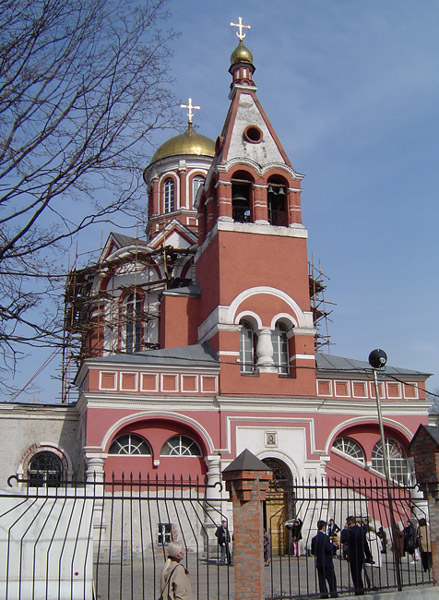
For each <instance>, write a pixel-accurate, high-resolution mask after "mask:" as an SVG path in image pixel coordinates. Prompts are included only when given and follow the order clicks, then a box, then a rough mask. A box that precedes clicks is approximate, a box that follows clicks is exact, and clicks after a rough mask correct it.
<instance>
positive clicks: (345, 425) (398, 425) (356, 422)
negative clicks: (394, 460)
mask: <svg viewBox="0 0 439 600" xmlns="http://www.w3.org/2000/svg"><path fill="white" fill-rule="evenodd" d="M371 420H372V422H373V424H374V425H375V424H376V426H377V433H379V429H378V417H377V416H373V417H372V416H370V417H354V418H352V419H347V420H346V421H343V423H339V424H338V425H336V426H335V427H333V429H332V430H331V431H330V432H329V434H328V437H327V439H326V446H325V453H326V454H328V453H329V451H330V449H331V448H330V447H329V443H330V442H331V440H332V439H335V438H336V437H338V434H339V433H340V432H341V431H343V430H344V429H347V428H348V427H352V425H362V424H363V423H370V422H371ZM384 423H385V424H386V425H389V426H391V427H392V428H393V429H396V430H398V431H399V432H400V433H403V434H404V435H405V436H406V438H407V442H409V441H410V440H411V439H412V437H413V435H414V433H413V431H410V429H409V428H408V427H406V426H405V425H403V424H402V423H399V422H398V421H394V420H393V419H389V418H388V417H383V424H384ZM353 439H355V438H353Z"/></svg>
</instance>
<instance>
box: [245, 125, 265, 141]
mask: <svg viewBox="0 0 439 600" xmlns="http://www.w3.org/2000/svg"><path fill="white" fill-rule="evenodd" d="M244 139H245V140H246V141H247V142H250V143H251V144H259V142H260V141H262V131H261V130H260V129H259V127H256V125H249V126H248V127H247V128H246V129H245V131H244Z"/></svg>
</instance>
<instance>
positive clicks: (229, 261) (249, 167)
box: [195, 18, 315, 395]
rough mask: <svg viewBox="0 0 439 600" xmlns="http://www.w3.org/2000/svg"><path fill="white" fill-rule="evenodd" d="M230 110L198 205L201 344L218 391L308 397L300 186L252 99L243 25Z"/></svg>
mask: <svg viewBox="0 0 439 600" xmlns="http://www.w3.org/2000/svg"><path fill="white" fill-rule="evenodd" d="M231 25H232V26H236V27H237V28H238V31H237V36H238V38H239V42H238V46H237V47H236V48H235V50H234V51H233V53H232V55H231V59H230V63H231V64H230V69H229V72H230V74H231V76H232V83H231V90H230V95H229V98H230V107H229V111H228V114H227V116H226V119H225V122H224V126H223V128H222V131H221V135H220V136H219V137H218V139H217V141H216V145H215V156H214V158H213V162H212V166H211V167H210V170H209V172H208V174H207V178H206V183H205V185H204V188H203V190H202V192H201V194H200V196H199V201H198V227H199V248H198V252H197V254H196V258H195V262H196V276H197V282H198V284H199V286H200V289H201V297H200V302H199V310H200V320H199V323H200V325H199V327H198V340H199V341H200V342H204V341H209V342H210V344H211V345H212V347H213V348H214V349H215V351H216V352H217V353H218V355H219V358H220V362H221V390H220V391H221V393H227V392H228V391H230V393H232V390H234V391H236V390H240V389H241V388H242V389H243V390H245V391H246V392H247V393H248V392H251V391H254V393H255V394H257V393H259V394H264V395H265V394H269V393H270V392H271V393H273V391H274V390H273V385H276V393H277V394H278V393H280V394H285V395H291V394H292V393H294V394H296V395H309V394H315V359H314V336H315V329H314V325H313V318H312V313H311V310H310V297H309V283H308V262H307V248H306V239H307V230H306V228H305V227H304V226H303V225H302V219H301V200H300V194H301V180H302V178H303V175H301V174H299V173H297V172H296V171H295V170H294V168H293V167H292V165H291V163H290V161H289V159H288V157H287V155H286V153H285V151H284V149H283V147H282V145H281V143H280V141H279V139H278V137H277V135H276V132H275V131H274V130H273V128H272V126H271V124H270V122H269V120H268V117H267V115H266V114H265V112H264V110H263V108H262V106H261V104H260V102H259V100H258V98H257V96H256V91H257V88H256V85H255V83H254V81H253V74H254V72H255V67H254V65H253V56H252V53H251V52H250V50H249V49H248V48H247V47H246V46H245V45H244V41H243V40H244V38H245V33H244V29H249V28H250V27H249V26H247V25H244V24H243V23H242V19H241V18H240V19H239V23H238V24H233V23H231Z"/></svg>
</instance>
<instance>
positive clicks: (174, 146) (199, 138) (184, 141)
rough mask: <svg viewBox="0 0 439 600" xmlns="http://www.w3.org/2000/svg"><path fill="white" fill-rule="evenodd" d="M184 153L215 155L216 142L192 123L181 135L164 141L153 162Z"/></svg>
mask: <svg viewBox="0 0 439 600" xmlns="http://www.w3.org/2000/svg"><path fill="white" fill-rule="evenodd" d="M182 154H192V155H196V156H210V157H212V158H213V157H214V156H215V142H214V141H213V140H211V139H210V138H208V137H206V136H205V135H201V133H197V132H196V131H195V130H194V129H193V127H192V124H191V123H189V125H188V128H187V129H186V131H184V132H183V133H180V135H176V136H175V137H172V138H171V139H169V140H167V141H166V142H164V143H163V144H162V145H161V146H159V147H158V148H157V150H156V151H155V153H154V156H153V157H152V160H151V163H153V162H156V161H157V160H160V159H161V158H167V157H168V156H179V155H182Z"/></svg>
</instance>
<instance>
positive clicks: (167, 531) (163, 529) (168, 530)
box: [157, 523, 172, 545]
mask: <svg viewBox="0 0 439 600" xmlns="http://www.w3.org/2000/svg"><path fill="white" fill-rule="evenodd" d="M157 542H158V543H159V544H161V545H166V544H169V543H170V542H172V524H171V523H159V531H158V536H157Z"/></svg>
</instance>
